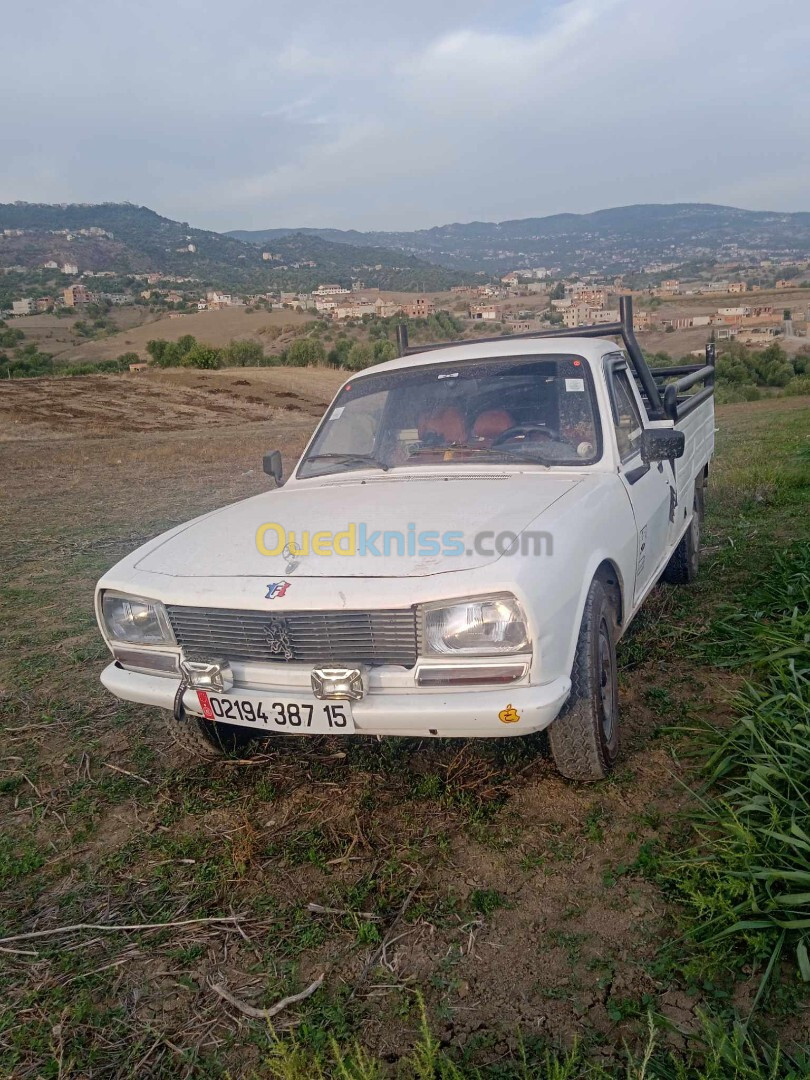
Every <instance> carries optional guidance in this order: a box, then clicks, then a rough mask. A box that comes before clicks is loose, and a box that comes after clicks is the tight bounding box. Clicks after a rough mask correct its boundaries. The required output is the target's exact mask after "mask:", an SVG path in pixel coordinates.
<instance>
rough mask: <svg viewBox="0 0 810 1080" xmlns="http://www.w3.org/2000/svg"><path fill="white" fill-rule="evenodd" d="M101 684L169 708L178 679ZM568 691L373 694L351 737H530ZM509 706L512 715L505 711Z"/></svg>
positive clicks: (139, 677) (128, 674)
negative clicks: (503, 717)
mask: <svg viewBox="0 0 810 1080" xmlns="http://www.w3.org/2000/svg"><path fill="white" fill-rule="evenodd" d="M101 681H102V683H103V684H104V686H106V687H107V689H108V690H109V691H111V692H112V693H113V694H115V695H116V697H119V698H123V699H124V700H125V701H136V702H138V703H139V704H141V705H156V706H157V707H158V708H160V709H169V710H171V709H172V707H173V705H174V695H175V693H176V692H177V687H178V681H177V680H175V679H173V678H166V677H164V676H160V675H146V674H141V673H140V672H134V671H126V670H125V669H124V668H121V667H119V666H118V665H117V664H115V663H112V664H109V665H108V666H107V667H106V668H105V669H104V671H103V672H102V674H101ZM570 689H571V681H570V679H558V680H557V681H556V682H552V683H547V684H545V685H544V686H526V685H519V686H504V687H498V688H496V689H492V690H488V689H477V688H476V689H470V690H464V691H459V690H453V691H452V692H442V691H439V690H429V689H427V688H425V687H420V688H418V689H414V690H411V691H409V692H407V693H400V692H385V693H373V692H372V693H370V694H367V695H366V697H364V698H363V700H362V701H355V702H352V713H353V714H354V720H355V729H356V730H355V734H357V735H405V736H418V737H426V738H486V739H493V738H494V739H497V738H504V737H506V736H510V735H529V734H531V733H532V732H534V731H542V730H543V728H546V727H548V725H549V724H550V723H551V722H552V721H553V720H554V719H555V718H556V716H557V714H558V713H559V711H560V709H561V708H562V706H563V705H564V704H565V701H566V699H567V697H568V694H569V692H570ZM288 692H289V691H288ZM236 693H238V690H237V691H236ZM183 706H184V708H185V710H186V712H188V713H191V714H194V715H198V716H199V715H201V714H202V713H201V709H200V705H199V702H198V700H197V695H196V693H195V692H194V691H193V690H188V691H186V693H185V695H184V697H183ZM508 706H511V707H512V710H514V711H513V712H512V711H509V712H507V709H508ZM503 712H506V713H507V715H508V716H510V717H513V716H514V713H517V715H518V716H519V719H518V720H516V721H513V722H510V723H505V722H504V721H502V720H501V719H500V717H499V714H500V713H503ZM245 726H246V727H250V725H249V724H245ZM251 730H255V729H253V728H251ZM302 734H306V732H305V731H304V732H302Z"/></svg>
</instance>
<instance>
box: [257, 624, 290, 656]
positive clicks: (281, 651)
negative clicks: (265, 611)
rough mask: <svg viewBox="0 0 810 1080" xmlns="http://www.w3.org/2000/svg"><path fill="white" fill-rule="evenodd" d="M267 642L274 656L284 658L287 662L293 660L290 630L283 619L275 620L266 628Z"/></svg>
mask: <svg viewBox="0 0 810 1080" xmlns="http://www.w3.org/2000/svg"><path fill="white" fill-rule="evenodd" d="M264 630H265V635H266V636H265V641H266V642H267V644H268V645H269V647H270V652H271V653H272V654H273V655H274V656H283V657H284V659H285V660H292V658H293V650H292V642H291V641H290V628H289V626H288V625H287V623H286V622H284V620H283V619H273V621H272V622H269V623H267V624H266V626H265V627H264Z"/></svg>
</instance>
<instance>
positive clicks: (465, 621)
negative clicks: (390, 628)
mask: <svg viewBox="0 0 810 1080" xmlns="http://www.w3.org/2000/svg"><path fill="white" fill-rule="evenodd" d="M422 619H423V623H422V627H423V635H424V644H425V651H426V652H427V653H430V654H433V655H447V654H451V655H465V656H492V655H498V656H500V655H503V654H504V653H521V652H529V651H530V648H531V646H530V645H529V636H528V632H527V630H526V621H525V619H524V617H523V612H522V611H521V610H520V605H519V604H518V602H517V600H516V599H515V598H514V596H481V597H478V598H476V599H473V600H463V601H461V602H458V603H455V604H442V605H439V604H430V605H426V606H425V607H423V608H422Z"/></svg>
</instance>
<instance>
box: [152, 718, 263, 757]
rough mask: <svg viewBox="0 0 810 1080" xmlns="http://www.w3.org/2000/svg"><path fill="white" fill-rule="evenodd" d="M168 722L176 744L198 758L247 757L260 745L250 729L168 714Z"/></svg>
mask: <svg viewBox="0 0 810 1080" xmlns="http://www.w3.org/2000/svg"><path fill="white" fill-rule="evenodd" d="M166 722H167V725H168V728H169V734H170V735H171V737H172V739H173V740H174V742H176V743H177V745H178V746H180V747H182V749H183V750H187V751H188V752H189V753H190V754H192V755H193V756H194V757H197V758H203V759H207V760H214V759H216V758H222V757H230V756H232V755H234V754H238V755H239V756H241V757H245V756H247V755H248V754H249V753H250V752H251V751H252V750H253V749H254V747H255V745H256V743H257V742H258V740H257V739H256V737H255V736H254V735H253V733H252V732H251V731H250V730H249V729H248V728H241V727H238V726H237V725H235V724H220V723H216V722H215V721H213V720H206V719H205V718H204V717H202V716H189V715H186V716H185V718H184V719H182V720H178V719H176V717H174V716H173V715H172V714H171V713H169V715H168V716H167V717H166Z"/></svg>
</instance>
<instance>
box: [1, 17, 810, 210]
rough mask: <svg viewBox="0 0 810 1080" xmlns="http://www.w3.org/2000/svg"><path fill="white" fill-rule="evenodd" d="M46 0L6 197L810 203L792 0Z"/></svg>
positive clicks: (809, 36)
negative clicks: (100, 8)
mask: <svg viewBox="0 0 810 1080" xmlns="http://www.w3.org/2000/svg"><path fill="white" fill-rule="evenodd" d="M43 3H44V6H43V5H41V8H40V10H41V12H42V16H43V17H42V19H41V20H40V21H39V23H38V25H37V28H36V32H32V28H31V24H30V19H29V18H28V16H27V14H26V13H25V11H24V9H23V8H20V7H19V6H18V8H17V9H11V10H10V13H9V14H8V15H7V16H6V21H5V24H4V36H5V39H6V41H7V42H8V45H7V48H6V50H5V52H4V64H3V67H2V69H0V92H2V91H3V90H5V95H4V97H5V100H9V101H10V100H13V101H14V103H15V105H14V108H13V109H7V110H4V111H3V113H2V114H0V144H2V145H3V146H4V151H5V152H4V155H3V160H2V162H0V191H1V192H3V193H4V195H5V197H6V198H23V199H24V198H29V199H34V198H40V199H49V200H52V201H64V200H66V199H77V200H87V201H91V200H102V199H109V198H122V197H127V198H131V199H133V201H137V202H143V203H146V204H148V205H154V206H155V208H156V209H158V210H159V211H161V212H163V213H168V214H171V215H172V216H175V217H179V218H181V219H183V220H191V221H194V222H195V223H196V224H200V225H207V226H209V227H214V228H232V227H264V226H273V225H337V226H341V227H358V228H375V227H376V228H398V227H401V228H407V227H419V226H428V225H432V224H438V223H441V222H444V221H452V220H470V219H476V218H477V219H481V218H488V219H493V218H494V219H503V218H510V217H522V216H534V215H540V214H544V213H551V212H557V211H563V210H574V211H577V210H580V211H581V210H588V209H598V208H600V207H603V206H609V205H618V204H623V203H629V202H636V201H645V202H657V201H660V202H666V201H680V200H685V201H686V200H700V199H708V200H711V201H715V202H731V203H733V202H737V203H739V204H744V205H748V206H752V207H759V208H764V207H775V208H781V209H802V208H804V209H806V208H807V205H806V201H805V200H806V198H807V195H806V176H807V174H808V168H809V167H810V147H808V146H807V142H806V139H804V129H805V128H806V126H807V120H808V114H809V113H810V85H808V82H807V79H806V77H805V67H806V64H805V57H806V55H807V52H808V48H809V47H810V10H808V9H807V7H806V5H799V4H797V3H796V2H795V0H772V2H771V4H770V6H769V9H768V18H767V19H765V20H763V19H762V17H761V9H760V6H759V4H758V3H756V4H755V3H754V0H712V2H711V3H708V4H707V3H706V2H705V0H681V2H680V3H678V4H672V3H671V2H669V0H565V2H562V3H560V2H555V0H508V2H507V3H505V4H501V5H498V6H495V5H492V4H491V2H490V0H444V2H443V3H442V4H441V5H437V4H436V3H435V0H431V2H430V3H429V2H428V0H412V2H411V4H410V5H409V7H408V9H407V13H406V12H405V11H404V9H402V8H401V6H399V5H397V6H396V7H395V6H394V5H392V4H386V3H384V2H381V0H376V2H374V3H372V2H371V0H354V3H352V4H351V5H348V6H345V7H344V8H343V9H341V10H340V11H339V12H337V13H336V9H335V8H334V5H331V4H327V3H326V0H311V3H310V4H309V5H307V7H306V9H302V8H301V7H300V5H294V4H292V3H291V2H290V0H266V2H260V0H231V3H230V4H229V5H227V7H223V6H222V5H220V4H214V3H213V2H212V0H201V2H194V3H192V0H183V3H178V4H174V5H165V4H164V3H162V0H161V2H159V0H143V4H142V17H141V18H139V19H138V20H137V21H136V22H135V23H133V21H132V19H131V15H130V13H129V9H128V7H127V5H126V4H125V3H124V2H123V0H109V2H108V3H107V4H105V6H104V16H105V17H104V18H103V19H99V18H95V17H93V12H94V11H96V9H97V5H98V0H75V2H74V5H73V6H72V7H71V8H70V9H65V8H64V6H63V5H62V4H59V3H57V2H56V0H43ZM66 118H67V119H66Z"/></svg>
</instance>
